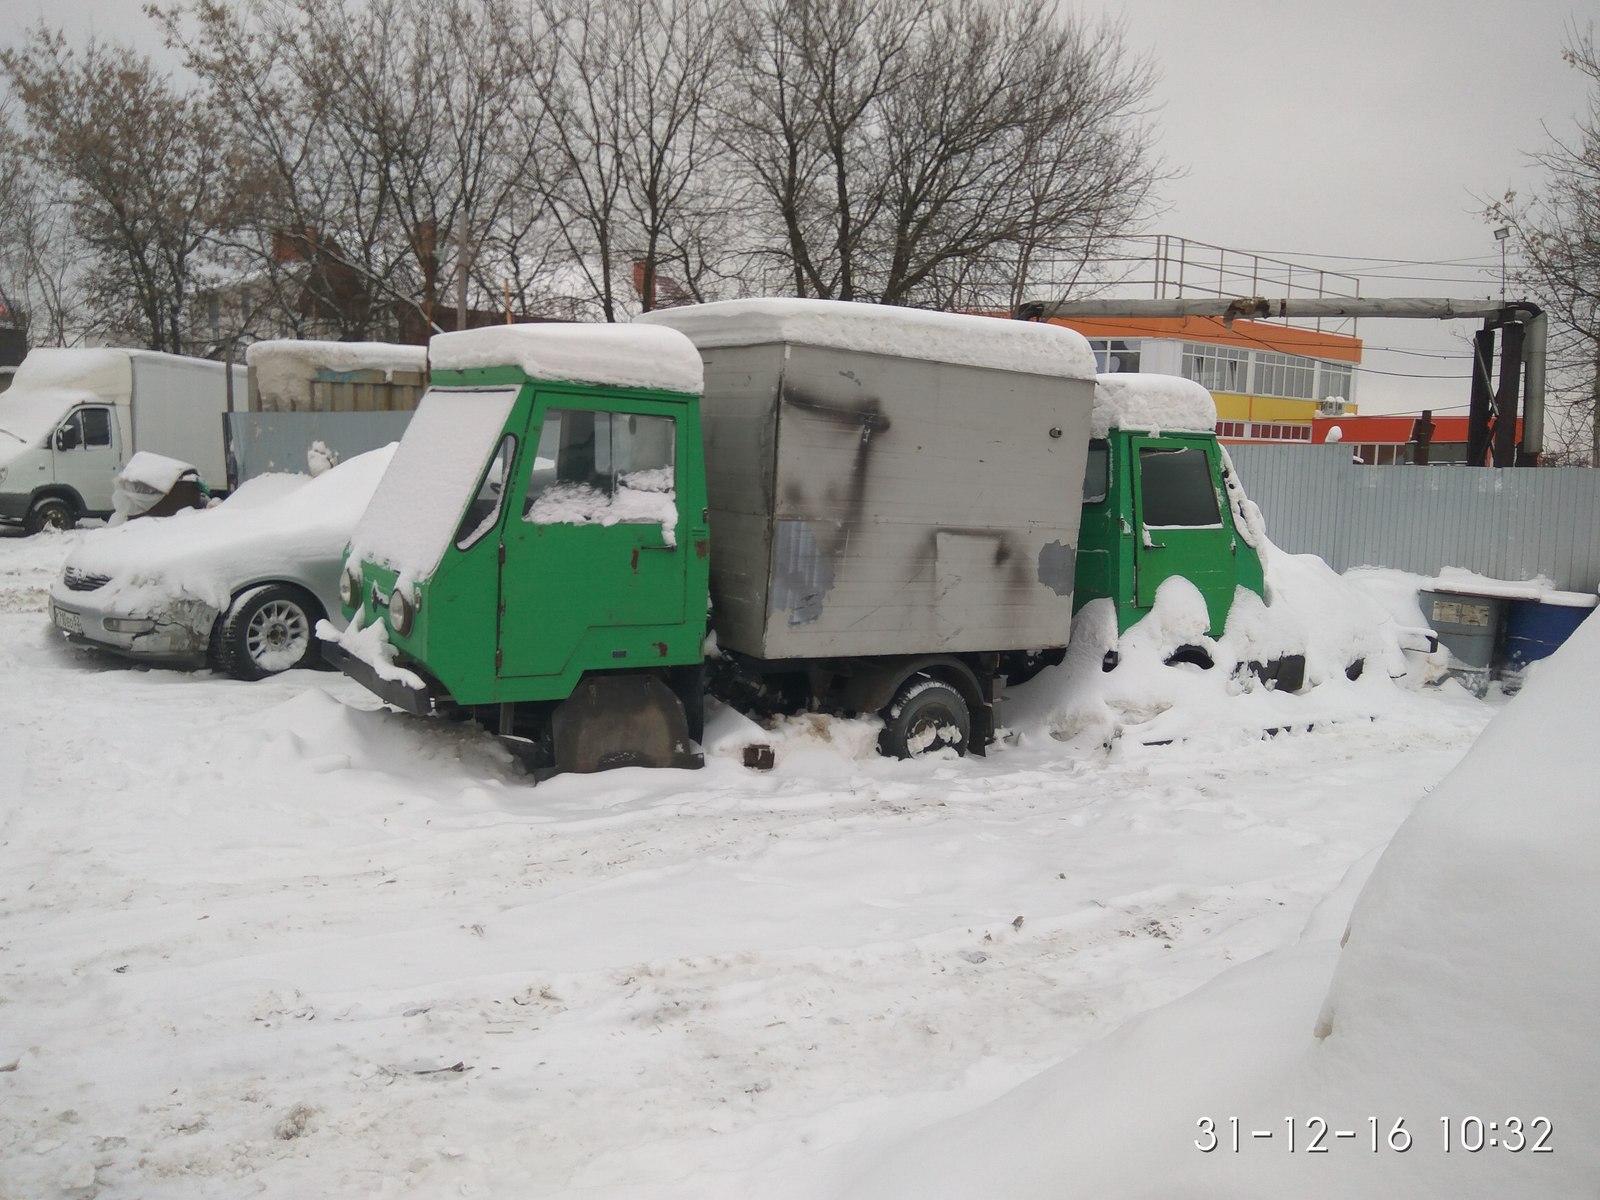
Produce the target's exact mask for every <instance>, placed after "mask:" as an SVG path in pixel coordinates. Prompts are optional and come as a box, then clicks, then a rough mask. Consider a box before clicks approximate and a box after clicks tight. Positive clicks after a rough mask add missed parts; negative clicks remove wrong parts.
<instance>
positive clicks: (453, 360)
mask: <svg viewBox="0 0 1600 1200" xmlns="http://www.w3.org/2000/svg"><path fill="white" fill-rule="evenodd" d="M428 347H429V353H430V355H431V357H432V360H433V369H434V370H436V371H467V370H472V369H473V368H477V367H521V368H522V370H523V371H524V372H526V374H527V375H528V376H529V378H532V379H542V380H549V381H551V382H555V383H598V384H603V385H606V386H609V387H636V388H652V389H657V390H660V391H666V392H687V393H689V394H691V395H695V396H698V395H699V394H700V392H701V389H702V386H703V380H704V375H703V370H702V368H701V365H700V355H699V352H698V351H696V350H695V348H694V344H693V343H692V342H690V341H689V339H688V338H686V337H684V336H683V334H681V333H679V332H678V331H677V330H675V329H665V328H656V329H651V328H646V327H642V326H639V325H609V324H598V323H597V324H589V325H578V324H558V323H550V324H539V325H496V326H493V327H491V328H487V329H466V330H463V331H461V332H460V333H440V334H436V335H434V338H433V340H432V341H431V342H429V343H428Z"/></svg>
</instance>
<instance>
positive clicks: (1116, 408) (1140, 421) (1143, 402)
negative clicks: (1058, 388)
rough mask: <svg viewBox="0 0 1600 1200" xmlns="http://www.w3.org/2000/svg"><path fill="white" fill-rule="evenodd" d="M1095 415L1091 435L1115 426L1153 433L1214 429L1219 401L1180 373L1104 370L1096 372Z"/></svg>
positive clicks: (1100, 433)
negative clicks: (1131, 372) (1182, 377)
mask: <svg viewBox="0 0 1600 1200" xmlns="http://www.w3.org/2000/svg"><path fill="white" fill-rule="evenodd" d="M1095 383H1096V387H1095V389H1094V416H1093V417H1092V418H1091V419H1090V423H1089V428H1090V432H1089V436H1090V437H1097V438H1103V437H1105V436H1106V434H1108V433H1109V432H1110V431H1111V430H1113V429H1147V430H1149V431H1150V432H1152V433H1155V432H1162V431H1165V432H1170V433H1214V432H1215V431H1216V428H1217V403H1216V401H1215V400H1213V399H1212V398H1211V393H1210V392H1208V391H1206V389H1205V388H1203V387H1201V386H1200V385H1199V384H1198V383H1196V382H1195V381H1194V380H1192V379H1180V378H1179V377H1178V376H1176V375H1140V374H1110V375H1107V374H1102V375H1097V376H1095Z"/></svg>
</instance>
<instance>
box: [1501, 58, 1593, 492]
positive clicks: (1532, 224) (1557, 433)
mask: <svg viewBox="0 0 1600 1200" xmlns="http://www.w3.org/2000/svg"><path fill="white" fill-rule="evenodd" d="M1562 57H1563V58H1564V59H1565V60H1566V62H1567V64H1568V65H1569V66H1571V67H1574V68H1575V69H1577V70H1578V71H1580V72H1582V73H1583V75H1584V76H1586V77H1587V78H1588V80H1589V97H1588V100H1589V105H1588V112H1587V114H1586V115H1585V116H1584V117H1582V118H1580V119H1579V121H1578V128H1577V132H1576V134H1575V135H1573V136H1569V137H1566V138H1563V137H1559V136H1556V135H1554V134H1552V135H1551V137H1550V144H1549V145H1548V146H1547V147H1546V148H1545V149H1542V150H1539V151H1536V152H1535V153H1533V154H1531V155H1530V156H1529V157H1530V158H1531V159H1532V161H1533V163H1534V164H1535V165H1536V166H1538V167H1539V168H1541V169H1542V170H1543V171H1544V174H1545V184H1544V188H1543V190H1542V191H1541V192H1540V193H1538V194H1536V195H1534V196H1532V197H1528V198H1524V197H1521V196H1518V195H1517V193H1515V192H1508V193H1507V194H1506V195H1505V196H1504V197H1502V198H1501V199H1500V200H1499V201H1497V202H1495V203H1493V204H1491V205H1489V206H1488V208H1487V211H1486V214H1485V215H1486V217H1487V219H1488V220H1489V221H1490V222H1491V223H1492V224H1495V225H1503V226H1508V227H1509V228H1510V229H1511V236H1512V239H1513V242H1514V244H1515V245H1516V247H1517V249H1518V251H1519V257H1520V258H1521V260H1522V266H1521V267H1520V268H1519V270H1518V271H1517V273H1516V274H1517V281H1518V282H1519V283H1520V284H1522V285H1523V286H1524V287H1526V288H1528V289H1529V290H1530V291H1531V292H1533V294H1534V295H1535V297H1536V298H1537V299H1538V300H1539V302H1540V303H1541V304H1542V305H1543V306H1544V307H1545V310H1546V312H1547V313H1548V314H1549V317H1550V324H1551V338H1550V368H1551V370H1550V376H1549V381H1550V384H1551V385H1552V386H1551V392H1552V394H1553V395H1555V396H1556V397H1558V398H1559V399H1560V400H1561V401H1563V405H1562V408H1563V409H1564V411H1561V412H1560V413H1559V414H1558V419H1557V420H1556V421H1554V422H1552V428H1551V429H1550V431H1549V432H1550V434H1551V435H1552V440H1554V441H1555V442H1556V443H1557V447H1558V449H1557V453H1559V454H1560V455H1561V456H1562V457H1563V458H1564V459H1565V460H1566V461H1570V462H1585V463H1587V464H1588V465H1590V466H1600V46H1597V45H1596V41H1595V34H1594V27H1593V26H1589V27H1588V28H1587V29H1585V30H1582V31H1580V30H1578V29H1577V28H1576V27H1575V26H1573V27H1570V28H1569V29H1568V33H1567V38H1566V45H1565V48H1564V52H1563V54H1562Z"/></svg>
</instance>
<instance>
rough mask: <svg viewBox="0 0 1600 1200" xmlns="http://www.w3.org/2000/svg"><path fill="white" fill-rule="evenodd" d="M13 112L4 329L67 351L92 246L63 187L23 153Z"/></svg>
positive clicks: (2, 186) (2, 264)
mask: <svg viewBox="0 0 1600 1200" xmlns="http://www.w3.org/2000/svg"><path fill="white" fill-rule="evenodd" d="M11 107H12V105H11V104H10V103H3V104H0V305H3V306H4V310H5V311H4V313H3V314H0V323H9V324H10V325H11V326H12V327H13V328H16V329H19V330H21V331H22V333H23V336H24V338H25V339H26V340H27V341H28V342H29V343H30V344H32V345H47V346H48V345H56V346H64V345H68V344H70V343H71V342H73V341H75V340H76V339H77V337H78V336H80V334H81V319H82V315H83V312H84V305H83V303H82V302H81V297H80V295H79V294H78V286H79V284H80V283H81V282H82V279H83V277H84V274H85V272H84V270H83V269H82V268H83V262H82V260H83V258H84V256H85V255H86V252H87V248H86V247H85V246H84V245H83V243H82V242H80V241H79V240H78V239H77V237H76V236H75V235H74V232H73V229H72V222H71V214H70V213H69V212H68V211H67V208H66V205H65V204H64V203H63V202H62V200H61V196H60V190H61V189H60V188H59V187H54V188H53V187H52V186H51V180H50V179H49V178H48V177H46V176H44V175H43V174H41V173H40V171H39V170H38V168H36V167H35V166H34V165H33V163H32V162H31V161H30V160H29V158H28V156H27V154H26V153H25V152H24V150H23V148H22V134H21V132H20V131H19V130H17V129H15V128H13V126H12V124H11V121H10V119H9V118H10V111H9V110H10V108H11Z"/></svg>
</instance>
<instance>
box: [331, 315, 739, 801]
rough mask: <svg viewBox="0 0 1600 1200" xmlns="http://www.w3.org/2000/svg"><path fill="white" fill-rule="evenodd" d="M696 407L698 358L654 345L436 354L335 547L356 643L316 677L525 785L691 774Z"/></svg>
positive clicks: (464, 348) (701, 537) (670, 337)
mask: <svg viewBox="0 0 1600 1200" xmlns="http://www.w3.org/2000/svg"><path fill="white" fill-rule="evenodd" d="M699 392H700V360H699V357H698V355H696V354H695V352H694V349H693V347H692V346H691V345H689V343H688V342H687V341H686V340H685V339H684V338H683V337H682V336H681V335H678V334H675V333H673V332H672V331H670V330H630V329H627V328H626V327H620V326H602V325H595V326H577V327H562V328H561V330H560V332H559V334H547V335H544V336H541V333H540V327H533V328H531V329H517V330H515V331H514V332H513V333H511V334H507V333H506V332H504V331H501V330H478V331H468V332H465V333H461V334H457V335H453V337H452V338H451V339H450V340H449V341H446V342H443V343H435V347H434V362H433V373H432V385H431V387H430V388H429V390H428V393H427V394H426V396H425V397H424V398H423V401H422V403H421V405H420V406H419V407H418V410H417V415H416V417H415V418H413V420H412V423H411V425H410V426H409V427H408V429H407V432H406V436H405V438H404V439H403V440H402V442H401V445H400V448H399V449H398V450H397V451H396V454H395V458H394V461H393V462H392V464H391V465H390V467H389V470H388V472H387V473H386V474H385V476H384V478H383V481H382V483H381V484H380V485H379V488H378V490H377V492H376V493H375V494H374V497H373V501H372V504H371V505H370V507H369V508H368V510H367V514H366V516H365V517H364V518H363V520H362V521H361V523H360V524H359V525H358V527H357V529H356V532H355V534H354V536H353V538H352V542H351V547H350V551H349V554H348V555H347V559H346V566H345V571H344V576H343V579H342V581H341V585H340V588H341V599H342V600H343V601H344V605H345V612H346V614H347V616H349V617H350V620H351V627H350V630H349V631H348V632H347V634H346V636H345V637H343V638H341V639H340V640H339V641H337V642H333V643H331V644H330V646H329V655H330V657H331V658H333V659H334V661H335V662H337V663H338V664H339V665H340V666H341V667H342V668H343V669H344V670H345V671H346V672H347V673H349V674H351V675H353V676H354V677H356V678H357V679H359V680H361V681H362V682H363V683H365V684H366V685H367V686H368V687H369V688H371V689H372V690H373V691H375V692H376V693H377V694H378V695H380V696H381V697H383V698H384V699H385V700H387V701H389V702H391V703H393V704H396V705H397V706H399V707H401V708H404V709H406V710H408V711H411V712H414V713H418V714H427V713H433V712H443V713H446V714H452V715H464V716H472V717H476V718H479V719H481V720H484V721H485V722H486V723H487V724H489V725H490V726H491V727H493V728H496V729H497V730H498V731H499V732H500V733H501V735H502V736H504V737H506V738H508V739H513V740H515V741H516V742H517V743H519V744H520V746H521V748H522V749H523V750H524V752H525V754H526V756H527V757H528V759H529V760H530V762H532V763H533V764H534V765H535V766H537V767H553V766H554V765H555V763H556V762H557V761H561V762H564V763H566V764H568V769H574V770H594V769H599V768H600V767H602V766H611V765H621V764H623V763H626V762H629V761H636V760H638V759H639V758H641V757H648V758H649V759H650V760H651V761H656V762H660V763H667V764H675V765H693V764H694V762H695V761H696V756H695V753H694V751H693V749H692V745H691V743H692V742H693V741H694V740H695V739H696V738H698V737H699V734H700V714H701V712H702V711H703V710H702V704H701V694H702V688H701V683H700V672H701V661H702V642H703V640H704V636H705V612H706V587H707V584H706V576H707V559H708V556H709V542H708V530H707V524H706V520H707V518H706V506H705V470H704V465H703V462H702V450H701V437H700V426H699V410H698V404H697V401H698V397H699ZM596 714H603V715H604V717H605V718H606V719H605V720H603V721H596V720H594V719H593V718H594V716H595V715H596ZM635 743H637V744H640V745H643V746H645V747H646V750H647V751H648V753H646V752H644V751H636V750H633V749H630V747H631V746H633V745H634V744H635Z"/></svg>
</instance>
